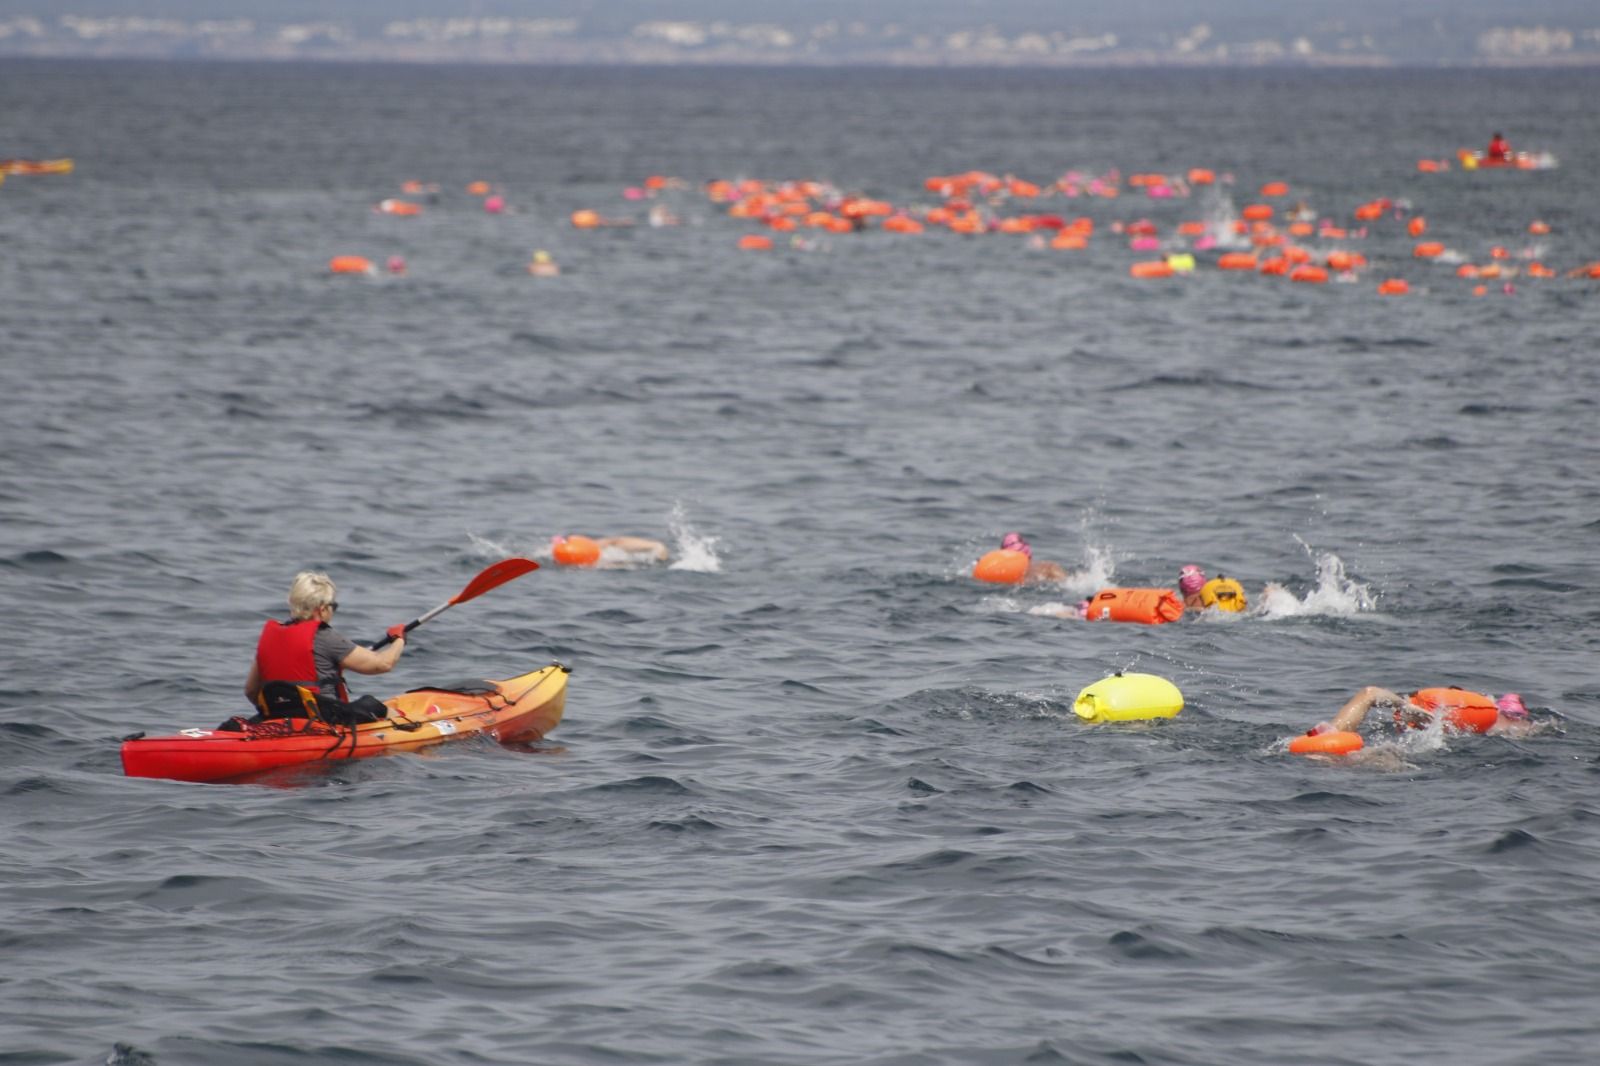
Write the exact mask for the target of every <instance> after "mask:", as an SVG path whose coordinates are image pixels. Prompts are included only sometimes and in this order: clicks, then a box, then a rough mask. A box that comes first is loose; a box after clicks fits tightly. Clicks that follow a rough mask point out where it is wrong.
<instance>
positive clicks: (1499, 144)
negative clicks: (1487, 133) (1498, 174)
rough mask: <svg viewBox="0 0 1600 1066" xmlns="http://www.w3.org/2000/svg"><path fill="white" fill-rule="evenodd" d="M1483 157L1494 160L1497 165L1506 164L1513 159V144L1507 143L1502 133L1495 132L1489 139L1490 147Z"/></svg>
mask: <svg viewBox="0 0 1600 1066" xmlns="http://www.w3.org/2000/svg"><path fill="white" fill-rule="evenodd" d="M1483 157H1484V158H1485V159H1492V160H1494V161H1495V162H1497V163H1504V162H1505V161H1506V160H1508V159H1510V158H1511V142H1510V141H1507V140H1506V139H1505V138H1504V137H1503V136H1501V135H1500V132H1499V131H1498V130H1497V131H1495V133H1494V135H1493V136H1491V137H1490V138H1489V147H1488V148H1486V149H1485V150H1484V153H1483Z"/></svg>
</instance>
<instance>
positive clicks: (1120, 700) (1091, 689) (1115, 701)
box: [1072, 673, 1183, 722]
mask: <svg viewBox="0 0 1600 1066" xmlns="http://www.w3.org/2000/svg"><path fill="white" fill-rule="evenodd" d="M1072 710H1073V713H1075V714H1076V715H1077V716H1078V717H1079V718H1082V719H1083V720H1084V721H1086V722H1142V721H1146V720H1148V719H1151V718H1171V717H1173V716H1174V715H1176V714H1177V713H1178V712H1179V711H1181V710H1183V693H1181V692H1179V691H1178V686H1177V685H1174V684H1173V683H1172V682H1171V681H1168V680H1167V679H1166V678H1164V677H1157V676H1156V675H1155V674H1123V673H1117V674H1112V675H1111V676H1110V677H1103V678H1101V679H1100V680H1099V681H1096V682H1095V683H1094V684H1092V685H1090V686H1088V687H1087V688H1085V689H1084V690H1083V691H1082V692H1080V693H1078V698H1077V699H1076V700H1075V701H1073V704H1072Z"/></svg>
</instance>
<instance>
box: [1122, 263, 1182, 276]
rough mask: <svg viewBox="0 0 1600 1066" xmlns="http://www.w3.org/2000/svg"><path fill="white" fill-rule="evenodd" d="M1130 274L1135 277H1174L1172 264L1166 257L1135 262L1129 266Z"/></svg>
mask: <svg viewBox="0 0 1600 1066" xmlns="http://www.w3.org/2000/svg"><path fill="white" fill-rule="evenodd" d="M1128 274H1129V275H1130V276H1131V277H1135V278H1170V277H1172V264H1171V263H1168V262H1167V261H1166V260H1165V259H1154V260H1149V261H1146V262H1143V263H1134V264H1133V265H1132V266H1130V267H1129V268H1128Z"/></svg>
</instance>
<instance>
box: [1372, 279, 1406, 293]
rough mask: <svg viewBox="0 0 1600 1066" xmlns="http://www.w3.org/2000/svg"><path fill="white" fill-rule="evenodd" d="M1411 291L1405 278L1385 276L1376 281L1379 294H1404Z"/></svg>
mask: <svg viewBox="0 0 1600 1066" xmlns="http://www.w3.org/2000/svg"><path fill="white" fill-rule="evenodd" d="M1410 291H1411V285H1410V284H1409V283H1408V282H1407V281H1406V279H1405V278H1385V279H1384V280H1383V281H1381V282H1379V283H1378V295H1379V296H1404V295H1406V294H1407V293H1408V292H1410Z"/></svg>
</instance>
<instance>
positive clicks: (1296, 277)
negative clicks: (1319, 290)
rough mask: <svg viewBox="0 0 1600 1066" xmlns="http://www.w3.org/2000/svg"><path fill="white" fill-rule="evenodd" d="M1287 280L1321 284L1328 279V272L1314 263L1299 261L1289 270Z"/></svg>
mask: <svg viewBox="0 0 1600 1066" xmlns="http://www.w3.org/2000/svg"><path fill="white" fill-rule="evenodd" d="M1289 280H1290V281H1299V282H1304V283H1305V284H1308V285H1321V284H1323V283H1324V282H1326V281H1327V280H1328V272H1327V270H1325V269H1323V268H1322V267H1319V266H1316V265H1315V264H1312V263H1301V264H1300V265H1299V266H1297V267H1295V268H1294V270H1292V271H1290V273H1289Z"/></svg>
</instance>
